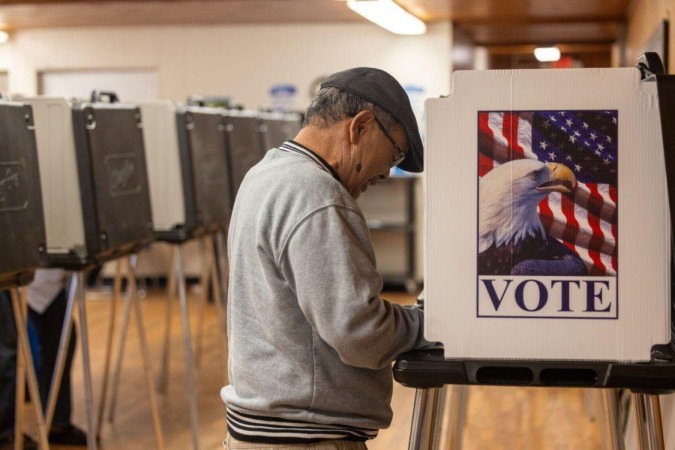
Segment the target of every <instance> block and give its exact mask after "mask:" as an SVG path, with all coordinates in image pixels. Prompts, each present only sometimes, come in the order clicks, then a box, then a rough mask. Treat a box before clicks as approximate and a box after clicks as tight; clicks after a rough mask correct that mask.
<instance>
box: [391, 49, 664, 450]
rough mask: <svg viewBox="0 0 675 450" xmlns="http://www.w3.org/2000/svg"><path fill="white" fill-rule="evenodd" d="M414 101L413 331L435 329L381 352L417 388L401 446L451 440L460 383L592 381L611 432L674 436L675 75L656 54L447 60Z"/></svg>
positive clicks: (613, 439) (651, 443) (629, 439)
mask: <svg viewBox="0 0 675 450" xmlns="http://www.w3.org/2000/svg"><path fill="white" fill-rule="evenodd" d="M426 118H427V147H426V155H425V161H426V167H425V174H426V177H425V195H426V198H425V201H426V211H425V214H426V223H425V293H424V299H423V307H424V309H425V316H426V321H425V337H426V338H427V339H428V340H430V341H436V342H439V343H440V344H442V345H440V346H438V348H434V349H427V350H419V351H414V352H410V353H408V354H404V355H401V356H399V358H398V360H397V362H396V364H395V366H394V377H395V378H396V380H397V381H399V382H400V383H402V384H404V385H406V386H409V387H414V388H417V393H416V398H415V406H414V412H413V423H412V428H411V435H410V444H409V448H410V449H411V450H417V449H439V448H450V449H459V448H461V442H462V427H463V424H464V414H465V411H466V402H467V393H470V392H471V390H470V389H468V390H467V386H470V385H501V386H532V387H577V388H588V389H587V390H586V392H587V393H588V395H589V396H591V395H593V396H595V393H597V392H601V393H602V401H601V402H600V401H599V399H598V403H600V404H604V407H603V408H602V411H598V412H599V414H598V415H597V416H596V417H599V418H604V419H603V420H598V422H599V424H600V425H601V426H602V427H603V431H604V432H603V441H604V442H603V443H604V444H606V448H608V449H609V448H611V449H624V448H627V449H634V448H640V449H661V450H662V449H666V448H674V447H673V446H674V445H675V429H674V428H673V426H674V425H675V405H674V404H673V403H674V402H673V401H672V400H673V399H672V396H670V397H669V398H668V400H667V401H666V402H664V409H663V411H664V418H666V419H667V420H668V421H669V422H666V424H667V425H668V426H669V427H670V429H669V430H668V429H666V431H667V433H665V434H666V437H667V438H668V439H669V441H666V440H664V430H663V427H662V419H661V407H660V405H659V403H660V401H659V399H660V398H659V394H668V393H672V392H673V391H675V322H674V321H673V319H674V318H675V316H674V315H673V308H675V301H674V300H673V270H672V267H673V266H672V264H673V257H672V256H673V255H672V254H673V251H672V245H671V236H672V230H673V229H675V128H673V123H674V122H673V121H674V120H675V76H672V75H665V72H664V69H663V65H662V64H661V61H660V59H659V58H658V56H657V55H656V54H646V55H644V56H643V57H642V58H641V59H640V61H639V63H638V67H637V68H616V69H575V70H512V71H458V72H455V73H454V74H453V81H452V92H451V94H450V95H449V96H448V97H445V98H440V99H431V100H428V101H427V103H426ZM448 193H452V194H451V195H448ZM448 385H451V386H453V388H452V389H447V386H448ZM591 388H604V389H602V390H600V391H598V390H594V389H591ZM631 392H632V394H631ZM626 394H627V395H626ZM446 396H450V397H449V398H450V401H449V402H448V403H447V404H446V403H445V400H444V399H445V398H446ZM620 398H624V399H625V400H628V401H627V402H623V401H619V399H620ZM469 400H470V397H469ZM630 403H632V404H633V407H634V414H629V412H630V411H629V410H628V407H627V406H626V404H630ZM444 413H445V418H444V417H443V416H444ZM448 416H449V417H448ZM626 418H628V419H627V420H626ZM445 419H447V423H449V425H450V426H449V429H448V428H447V427H442V424H443V423H444V421H445ZM589 420H590V419H589ZM495 426H498V425H497V424H495ZM442 429H443V430H446V433H444V434H443V435H441V430H442ZM668 431H669V435H668Z"/></svg>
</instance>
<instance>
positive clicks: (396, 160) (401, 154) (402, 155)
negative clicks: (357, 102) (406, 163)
mask: <svg viewBox="0 0 675 450" xmlns="http://www.w3.org/2000/svg"><path fill="white" fill-rule="evenodd" d="M375 122H377V126H378V127H380V130H382V133H384V135H385V136H386V137H387V139H389V142H391V144H392V145H393V146H394V149H396V153H397V155H398V156H396V158H394V161H393V162H392V163H391V167H394V166H398V165H399V164H401V163H402V162H403V160H404V159H405V152H404V151H403V150H401V147H399V146H398V144H397V143H396V141H395V140H394V138H392V137H391V134H389V132H388V131H387V129H386V128H384V125H382V122H380V120H379V119H378V118H377V117H375Z"/></svg>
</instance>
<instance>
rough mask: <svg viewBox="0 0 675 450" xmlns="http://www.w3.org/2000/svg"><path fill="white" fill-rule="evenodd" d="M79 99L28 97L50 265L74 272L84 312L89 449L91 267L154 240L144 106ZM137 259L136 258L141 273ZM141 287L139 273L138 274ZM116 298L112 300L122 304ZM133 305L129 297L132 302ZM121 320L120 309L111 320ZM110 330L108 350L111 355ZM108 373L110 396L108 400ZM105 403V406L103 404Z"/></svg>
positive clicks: (92, 434) (93, 430) (65, 337)
mask: <svg viewBox="0 0 675 450" xmlns="http://www.w3.org/2000/svg"><path fill="white" fill-rule="evenodd" d="M99 100H100V99H99V98H95V99H92V101H91V102H73V101H70V100H68V99H65V98H62V97H36V98H27V99H24V101H25V102H26V103H27V104H29V105H31V107H32V110H33V113H34V122H35V130H36V131H35V133H36V140H37V155H38V161H39V166H40V175H39V178H40V186H41V188H42V196H43V199H44V201H43V203H44V215H45V228H46V238H47V239H46V256H47V267H52V268H64V269H68V270H71V271H73V276H72V278H71V282H70V287H69V293H68V305H67V310H66V317H68V318H69V317H70V316H71V315H72V314H73V307H74V303H75V297H77V304H78V310H79V316H80V320H79V322H78V327H79V333H80V336H81V338H80V339H81V342H82V352H83V367H84V378H85V386H84V387H85V396H86V403H87V429H88V447H89V448H96V445H97V444H96V436H97V434H98V432H99V430H100V425H101V414H99V420H98V423H97V424H96V423H95V418H94V411H93V405H94V401H93V388H92V377H91V371H90V364H89V345H88V337H87V318H86V308H85V285H84V272H85V271H87V270H89V269H91V268H92V267H94V266H95V265H96V264H101V263H103V262H105V261H110V260H112V259H116V258H120V257H125V256H128V255H130V254H132V253H135V252H137V251H138V250H139V249H140V248H142V247H143V246H145V245H147V244H148V243H149V242H151V241H152V240H153V239H154V235H153V233H152V214H151V208H150V197H149V189H148V180H147V172H146V161H145V152H144V144H143V136H142V120H141V115H140V111H139V110H138V109H137V108H136V106H134V105H129V104H119V103H114V101H115V97H114V96H113V95H111V96H110V102H100V101H99ZM134 260H135V257H132V258H131V261H130V262H129V270H130V271H131V272H133V266H134V263H133V262H132V261H134ZM129 284H130V285H131V289H132V290H133V291H134V292H135V278H134V277H133V276H132V277H130V283H129ZM136 297H137V296H136V295H132V298H133V299H134V301H133V305H134V306H135V312H136V315H137V322H136V323H137V326H138V327H139V334H140V342H141V350H142V351H143V357H144V358H145V360H146V361H149V350H148V347H147V341H146V339H145V333H144V327H143V325H142V315H141V311H140V305H139V304H138V301H137V298H136ZM114 303H115V302H113V303H112V305H113V308H114ZM131 304H132V302H129V305H130V306H131ZM112 318H114V309H113V311H112V313H111V320H112ZM71 326H72V321H71V320H66V321H65V322H64V326H63V331H62V334H61V341H60V343H59V353H58V356H57V363H56V369H55V373H54V377H53V380H52V387H51V390H50V393H49V401H48V405H47V409H46V418H45V422H46V427H47V429H49V427H50V425H51V421H52V418H53V413H54V408H55V405H56V398H57V396H58V387H59V386H60V380H61V376H62V374H63V367H64V363H65V353H66V352H65V349H66V348H67V347H68V345H67V343H68V341H69V339H70V331H71ZM111 338H112V335H109V340H108V350H107V354H110V353H111ZM145 369H146V373H145V375H146V379H147V380H150V384H149V387H150V389H149V393H148V396H149V399H150V403H151V405H150V406H151V409H152V414H153V419H154V424H155V435H156V438H157V442H158V447H160V448H162V447H163V442H162V436H161V428H160V425H159V413H158V409H157V405H156V401H155V397H154V391H153V390H152V385H151V380H152V375H151V373H150V366H149V364H146V365H145ZM106 388H107V378H106V380H105V381H104V388H103V393H102V397H103V398H105V392H106ZM103 403H104V402H103V401H101V403H100V404H101V405H103Z"/></svg>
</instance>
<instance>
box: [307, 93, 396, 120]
mask: <svg viewBox="0 0 675 450" xmlns="http://www.w3.org/2000/svg"><path fill="white" fill-rule="evenodd" d="M361 111H372V112H373V114H375V117H377V119H378V120H379V121H380V122H382V125H384V127H385V128H390V127H392V126H393V125H395V124H396V119H394V117H393V116H392V115H391V114H389V113H388V112H387V111H385V110H384V109H382V108H380V107H379V106H377V105H374V104H372V103H370V102H368V101H366V100H364V99H362V98H361V97H359V96H357V95H354V94H352V93H350V92H347V91H344V90H342V89H338V88H334V87H328V88H323V89H321V90H320V91H319V92H317V94H316V95H315V96H314V98H313V99H312V103H311V104H310V105H309V107H308V108H307V112H306V113H305V122H304V124H303V126H315V127H319V128H325V127H329V126H331V125H333V124H334V123H336V122H339V121H341V120H343V119H348V118H350V117H354V116H355V115H357V114H358V113H359V112H361Z"/></svg>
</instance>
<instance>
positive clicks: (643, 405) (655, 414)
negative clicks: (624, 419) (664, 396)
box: [633, 393, 665, 450]
mask: <svg viewBox="0 0 675 450" xmlns="http://www.w3.org/2000/svg"><path fill="white" fill-rule="evenodd" d="M633 403H634V405H635V423H636V426H637V436H638V448H639V449H640V450H665V441H664V439H663V424H662V422H661V404H660V401H659V396H658V395H651V394H635V393H634V394H633Z"/></svg>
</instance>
